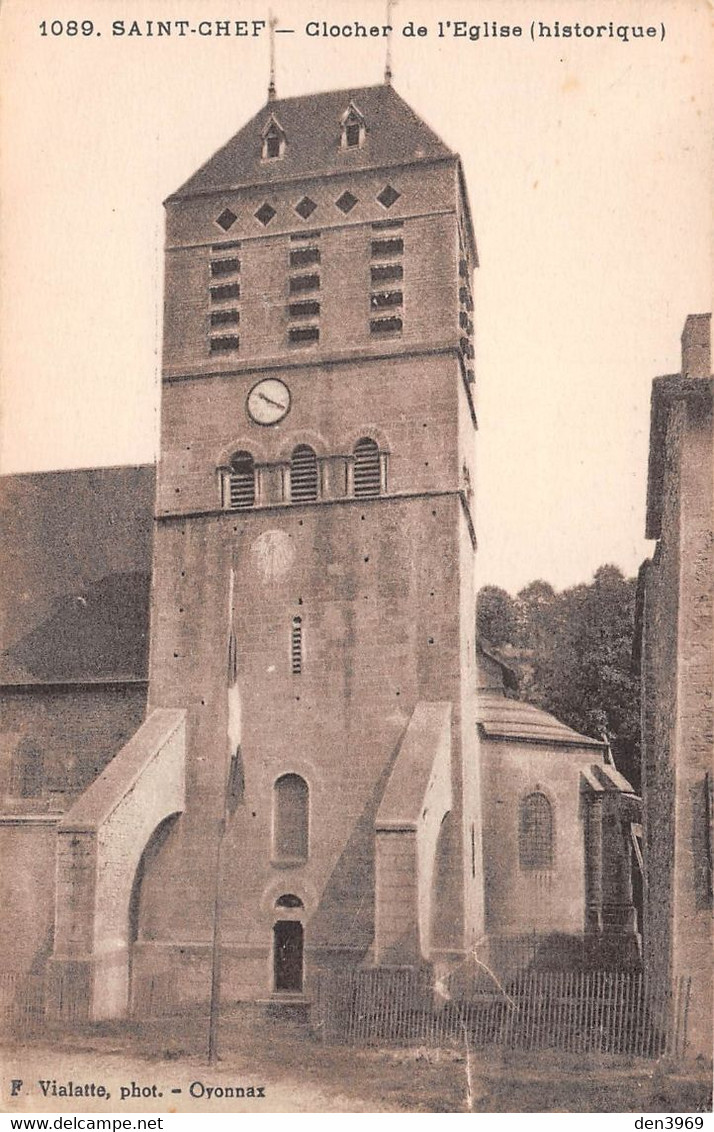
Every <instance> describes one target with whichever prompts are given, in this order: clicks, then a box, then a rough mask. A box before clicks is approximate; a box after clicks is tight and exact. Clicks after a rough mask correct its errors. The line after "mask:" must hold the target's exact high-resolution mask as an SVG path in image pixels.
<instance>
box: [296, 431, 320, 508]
mask: <svg viewBox="0 0 714 1132" xmlns="http://www.w3.org/2000/svg"><path fill="white" fill-rule="evenodd" d="M290 498H291V499H292V501H293V503H313V502H314V501H315V500H316V499H317V456H316V455H315V453H314V452H313V450H312V448H310V446H309V445H308V444H298V446H297V448H295V449H294V451H293V454H292V456H291V457H290Z"/></svg>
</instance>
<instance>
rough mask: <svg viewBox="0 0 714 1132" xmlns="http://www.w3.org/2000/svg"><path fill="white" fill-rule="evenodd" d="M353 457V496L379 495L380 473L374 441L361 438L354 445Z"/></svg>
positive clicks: (377, 451)
mask: <svg viewBox="0 0 714 1132" xmlns="http://www.w3.org/2000/svg"><path fill="white" fill-rule="evenodd" d="M354 457H355V473H354V485H355V487H354V492H355V495H360V496H365V495H379V494H380V492H381V489H382V472H381V466H380V457H379V447H378V446H377V444H376V443H375V441H374V440H371V439H370V438H369V437H368V436H363V437H362V439H361V440H358V441H357V443H356V444H355V449H354Z"/></svg>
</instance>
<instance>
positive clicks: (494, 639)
mask: <svg viewBox="0 0 714 1132" xmlns="http://www.w3.org/2000/svg"><path fill="white" fill-rule="evenodd" d="M517 619H518V611H517V607H516V602H515V601H514V600H513V598H512V597H511V595H510V594H509V593H507V592H506V590H502V589H500V587H499V586H483V587H482V588H481V589H480V590H479V593H478V597H477V599H476V632H477V633H478V635H479V637H480V638H481V639H482V640H484V641H488V642H489V644H492V645H496V646H498V645H506V644H512V643H513V639H514V636H515V634H516V629H517Z"/></svg>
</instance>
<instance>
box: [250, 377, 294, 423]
mask: <svg viewBox="0 0 714 1132" xmlns="http://www.w3.org/2000/svg"><path fill="white" fill-rule="evenodd" d="M246 408H247V409H248V416H249V417H250V418H251V419H252V420H254V421H255V423H256V424H262V425H272V424H277V423H278V421H281V420H282V419H283V417H286V416H287V415H288V413H289V412H290V390H289V389H288V387H287V385H286V384H285V383H284V382H283V381H278V379H277V378H276V377H266V378H265V379H264V380H263V381H259V382H258V384H257V385H254V386H253V388H252V389H251V391H250V393H249V394H248V401H247V403H246Z"/></svg>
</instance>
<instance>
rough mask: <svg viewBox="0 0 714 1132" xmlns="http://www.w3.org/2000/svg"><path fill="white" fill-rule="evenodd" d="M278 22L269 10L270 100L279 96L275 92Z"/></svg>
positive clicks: (273, 100) (272, 100)
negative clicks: (276, 30) (276, 31)
mask: <svg viewBox="0 0 714 1132" xmlns="http://www.w3.org/2000/svg"><path fill="white" fill-rule="evenodd" d="M277 24H278V21H277V18H276V17H275V16H274V15H273V13H272V11H268V29H269V34H270V82H269V83H268V102H275V99H276V98H277V94H276V93H275V28H276V27H277Z"/></svg>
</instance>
